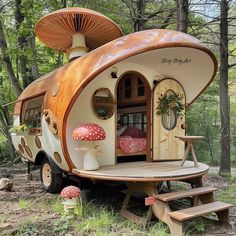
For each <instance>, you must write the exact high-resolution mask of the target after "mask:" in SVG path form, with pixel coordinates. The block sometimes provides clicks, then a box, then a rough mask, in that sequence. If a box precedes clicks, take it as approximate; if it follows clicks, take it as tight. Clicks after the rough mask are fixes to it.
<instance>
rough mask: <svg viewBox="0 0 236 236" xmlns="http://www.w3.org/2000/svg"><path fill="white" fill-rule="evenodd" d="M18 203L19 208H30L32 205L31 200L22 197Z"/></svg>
mask: <svg viewBox="0 0 236 236" xmlns="http://www.w3.org/2000/svg"><path fill="white" fill-rule="evenodd" d="M18 205H19V208H21V209H26V208H30V207H31V206H32V201H31V200H27V199H23V198H22V199H20V200H19V202H18Z"/></svg>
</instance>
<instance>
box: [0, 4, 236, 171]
mask: <svg viewBox="0 0 236 236" xmlns="http://www.w3.org/2000/svg"><path fill="white" fill-rule="evenodd" d="M64 7H85V8H89V9H93V10H95V11H98V12H101V13H103V14H105V15H106V16H108V17H109V18H111V19H113V20H114V21H115V22H116V23H117V24H118V25H119V26H120V27H121V29H122V30H123V33H124V35H125V34H129V33H132V32H135V31H140V30H145V29H152V28H159V29H172V30H179V31H182V32H186V33H188V34H190V35H193V36H195V37H197V38H198V39H199V40H201V41H202V42H203V43H204V44H206V45H207V46H208V47H209V48H210V49H211V50H212V51H213V52H214V53H215V55H216V56H217V58H218V63H219V69H218V72H217V76H216V79H215V80H214V82H213V83H212V85H211V86H210V87H209V88H208V89H207V90H206V91H205V92H204V94H203V95H202V96H201V97H200V98H199V99H198V100H197V101H196V102H195V103H194V104H193V105H192V106H191V107H190V108H188V109H187V131H186V132H187V134H188V135H203V136H204V139H203V140H202V141H201V142H199V143H198V144H197V145H196V152H197V155H198V158H199V160H200V161H202V162H205V163H208V164H210V165H220V174H224V173H225V172H227V173H230V170H231V166H236V1H234V0H230V1H227V0H202V1H200V0H96V1H94V0H77V1H76V0H60V1H59V0H50V1H43V0H31V1H29V0H13V1H10V0H1V1H0V163H1V164H4V163H8V162H9V161H10V162H14V161H15V160H16V159H17V156H16V153H15V151H14V148H13V146H12V143H11V138H10V133H9V129H10V127H11V125H12V113H13V109H14V103H12V104H11V105H8V106H5V104H9V103H11V102H13V101H15V100H16V99H17V96H18V95H19V94H20V93H21V91H22V90H23V89H24V88H25V87H26V86H27V85H28V84H30V83H31V82H32V81H34V80H36V79H37V78H39V77H40V76H42V75H44V74H46V73H49V72H51V71H53V70H55V69H56V68H58V67H60V66H62V65H63V64H65V63H67V58H66V56H65V55H63V54H62V53H60V52H56V51H54V50H52V49H49V48H47V47H46V46H44V45H43V44H42V43H40V42H39V40H38V39H37V38H36V37H35V33H34V26H35V23H36V22H37V21H38V20H39V19H40V18H41V17H42V16H43V15H45V14H47V13H49V12H52V11H55V10H57V9H60V8H64ZM200 69H201V68H199V70H200ZM189 79H190V81H191V78H189Z"/></svg>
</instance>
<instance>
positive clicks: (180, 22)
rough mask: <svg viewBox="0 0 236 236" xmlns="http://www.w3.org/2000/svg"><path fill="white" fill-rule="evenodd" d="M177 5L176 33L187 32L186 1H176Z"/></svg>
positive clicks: (187, 4)
mask: <svg viewBox="0 0 236 236" xmlns="http://www.w3.org/2000/svg"><path fill="white" fill-rule="evenodd" d="M176 5H177V26H176V29H177V31H180V32H184V33H187V32H188V6H189V3H188V0H176Z"/></svg>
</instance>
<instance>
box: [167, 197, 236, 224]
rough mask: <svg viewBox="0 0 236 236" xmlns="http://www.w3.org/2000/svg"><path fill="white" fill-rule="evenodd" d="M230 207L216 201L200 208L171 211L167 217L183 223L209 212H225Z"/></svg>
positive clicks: (227, 204)
mask: <svg viewBox="0 0 236 236" xmlns="http://www.w3.org/2000/svg"><path fill="white" fill-rule="evenodd" d="M232 206H233V205H232V204H229V203H225V202H219V201H218V202H212V203H208V204H203V205H200V206H195V207H190V208H187V209H183V210H178V211H173V212H170V213H169V215H170V217H171V218H174V219H176V220H178V221H185V220H190V219H193V218H196V217H199V216H202V215H205V214H208V213H211V212H219V211H222V210H226V209H229V208H230V207H232Z"/></svg>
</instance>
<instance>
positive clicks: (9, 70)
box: [0, 19, 22, 96]
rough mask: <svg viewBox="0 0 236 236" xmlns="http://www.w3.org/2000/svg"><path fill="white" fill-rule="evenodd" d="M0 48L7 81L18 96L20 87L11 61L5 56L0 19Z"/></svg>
mask: <svg viewBox="0 0 236 236" xmlns="http://www.w3.org/2000/svg"><path fill="white" fill-rule="evenodd" d="M0 48H1V52H2V55H1V59H2V61H3V66H4V69H5V70H6V72H7V74H8V77H9V80H10V82H11V84H12V86H13V89H14V90H15V92H16V94H17V95H18V96H19V95H20V94H21V92H22V89H21V87H20V83H19V81H18V80H17V78H16V76H15V74H14V70H13V67H12V63H11V59H10V57H9V55H8V54H7V49H8V48H7V42H6V39H5V35H4V31H3V24H2V21H1V19H0Z"/></svg>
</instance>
